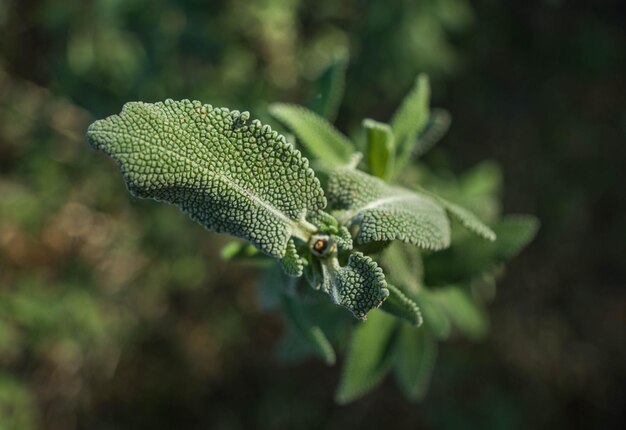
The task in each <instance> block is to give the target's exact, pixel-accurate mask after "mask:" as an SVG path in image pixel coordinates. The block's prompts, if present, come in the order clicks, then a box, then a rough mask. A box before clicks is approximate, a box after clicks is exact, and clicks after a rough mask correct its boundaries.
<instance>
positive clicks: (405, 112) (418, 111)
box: [391, 74, 430, 174]
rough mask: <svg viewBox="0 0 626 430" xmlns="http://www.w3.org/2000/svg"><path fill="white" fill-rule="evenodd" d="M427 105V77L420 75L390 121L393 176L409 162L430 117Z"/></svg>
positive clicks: (428, 86)
mask: <svg viewBox="0 0 626 430" xmlns="http://www.w3.org/2000/svg"><path fill="white" fill-rule="evenodd" d="M429 103H430V85H429V83H428V76H426V75H424V74H420V75H418V76H417V79H416V80H415V85H414V86H413V88H412V89H411V91H410V92H409V93H408V94H407V95H406V97H405V98H404V100H403V101H402V104H401V105H400V107H399V108H398V110H397V111H396V113H395V114H394V115H393V118H392V119H391V129H392V130H393V135H394V136H395V139H396V147H397V151H396V165H395V168H394V173H395V174H397V173H398V172H399V171H400V170H401V169H402V168H403V167H404V166H405V165H406V163H407V162H408V161H409V159H410V157H411V153H412V152H413V148H414V147H415V145H416V143H417V137H418V136H419V134H420V132H421V131H422V130H423V129H424V127H425V126H426V124H427V122H428V117H429V115H430V112H429Z"/></svg>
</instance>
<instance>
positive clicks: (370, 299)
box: [321, 252, 389, 320]
mask: <svg viewBox="0 0 626 430" xmlns="http://www.w3.org/2000/svg"><path fill="white" fill-rule="evenodd" d="M321 263H322V264H321V266H322V270H323V271H324V282H325V284H324V285H323V286H322V289H323V290H324V291H325V292H326V293H328V294H330V296H331V298H332V299H333V302H334V303H335V304H338V305H340V306H344V307H345V308H347V309H349V310H350V311H351V312H352V313H353V314H354V316H355V317H357V318H359V319H362V320H364V319H366V315H367V313H368V312H369V311H370V310H371V309H374V308H377V307H379V306H380V305H381V304H382V303H383V302H384V301H385V299H386V298H387V297H389V290H388V289H387V282H386V281H385V275H384V274H383V271H382V269H381V268H380V267H378V265H377V264H376V262H375V261H374V260H372V259H371V258H370V257H368V256H366V255H363V254H362V253H360V252H353V253H351V254H350V257H349V258H348V264H347V265H346V266H344V267H340V266H339V262H338V261H337V258H336V257H331V258H328V259H325V260H322V261H321Z"/></svg>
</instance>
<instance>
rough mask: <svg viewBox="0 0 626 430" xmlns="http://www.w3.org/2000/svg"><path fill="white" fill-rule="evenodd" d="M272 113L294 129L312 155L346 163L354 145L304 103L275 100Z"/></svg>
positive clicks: (326, 162) (326, 160) (328, 162)
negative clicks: (301, 104) (285, 102)
mask: <svg viewBox="0 0 626 430" xmlns="http://www.w3.org/2000/svg"><path fill="white" fill-rule="evenodd" d="M269 109H270V113H271V114H272V115H273V116H274V117H275V118H276V119H278V120H279V121H280V122H282V123H283V124H285V126H287V128H289V129H291V130H292V131H293V132H294V133H295V134H296V135H297V136H298V137H299V138H300V141H301V142H302V144H303V145H304V147H305V149H306V150H307V152H308V153H309V154H311V156H312V157H314V158H317V159H319V160H321V161H322V162H324V163H325V164H326V165H328V166H331V167H335V166H340V165H343V164H346V163H348V162H349V161H350V157H351V155H352V153H353V152H354V145H353V144H352V142H350V140H349V139H348V138H347V137H346V136H344V135H343V134H341V133H340V132H339V131H338V130H337V129H336V128H335V127H334V126H333V125H332V124H331V123H329V122H328V121H327V120H325V119H324V118H322V117H321V116H319V115H317V114H315V113H313V112H311V111H310V110H307V109H305V108H303V107H301V106H295V105H289V104H283V103H274V104H272V105H271V106H270V108H269Z"/></svg>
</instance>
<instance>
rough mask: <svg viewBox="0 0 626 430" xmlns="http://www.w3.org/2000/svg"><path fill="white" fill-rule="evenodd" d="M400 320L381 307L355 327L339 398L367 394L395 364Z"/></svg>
mask: <svg viewBox="0 0 626 430" xmlns="http://www.w3.org/2000/svg"><path fill="white" fill-rule="evenodd" d="M396 327H397V320H396V319H395V318H394V317H392V316H389V315H387V314H385V313H383V312H380V311H373V312H371V313H370V318H369V319H368V320H367V321H365V322H364V323H362V324H360V325H359V326H357V327H356V328H355V329H354V332H353V334H352V339H351V340H350V345H349V346H348V354H347V357H346V362H345V364H344V366H343V369H342V373H341V380H340V381H339V386H338V387H337V391H336V393H335V401H336V402H337V403H339V404H346V403H349V402H351V401H353V400H356V399H358V398H359V397H361V396H363V395H364V394H366V393H367V392H368V391H370V390H372V389H373V388H374V387H376V385H378V384H379V383H380V382H382V380H383V379H384V378H385V375H386V374H387V372H388V371H389V369H390V367H391V364H392V352H393V334H394V331H395V328H396Z"/></svg>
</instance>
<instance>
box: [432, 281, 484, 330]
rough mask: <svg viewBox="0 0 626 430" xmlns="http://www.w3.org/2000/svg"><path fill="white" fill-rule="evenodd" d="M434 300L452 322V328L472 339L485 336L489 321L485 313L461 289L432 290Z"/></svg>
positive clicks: (441, 288) (453, 287) (444, 288)
mask: <svg viewBox="0 0 626 430" xmlns="http://www.w3.org/2000/svg"><path fill="white" fill-rule="evenodd" d="M433 298H435V299H436V300H437V301H438V302H439V303H440V304H441V306H442V307H443V308H444V309H445V311H446V313H447V314H448V316H449V317H450V319H451V320H452V323H453V324H454V326H455V327H456V328H457V329H458V330H459V331H461V332H463V333H464V334H465V335H467V336H468V337H470V338H472V339H481V338H483V337H484V336H485V335H486V334H487V330H488V329H489V321H488V319H487V315H486V313H485V311H484V310H483V309H482V308H481V307H480V306H479V305H478V304H477V303H476V302H474V301H473V300H472V298H471V297H470V296H469V295H468V294H467V293H466V292H465V291H463V289H461V288H459V287H455V286H448V287H440V288H435V289H434V290H433Z"/></svg>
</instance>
